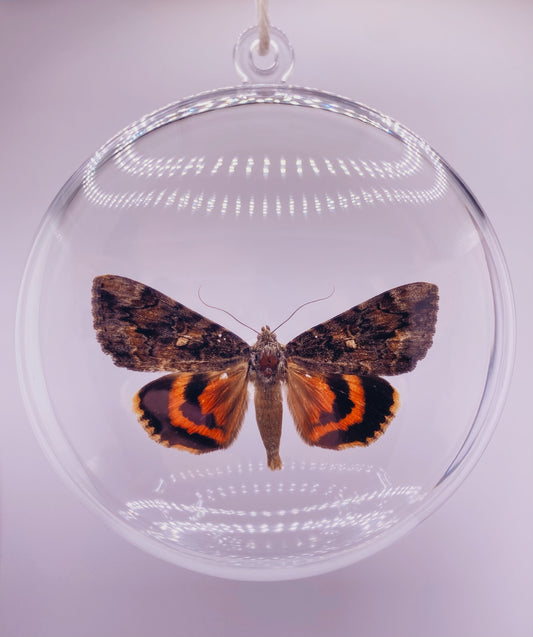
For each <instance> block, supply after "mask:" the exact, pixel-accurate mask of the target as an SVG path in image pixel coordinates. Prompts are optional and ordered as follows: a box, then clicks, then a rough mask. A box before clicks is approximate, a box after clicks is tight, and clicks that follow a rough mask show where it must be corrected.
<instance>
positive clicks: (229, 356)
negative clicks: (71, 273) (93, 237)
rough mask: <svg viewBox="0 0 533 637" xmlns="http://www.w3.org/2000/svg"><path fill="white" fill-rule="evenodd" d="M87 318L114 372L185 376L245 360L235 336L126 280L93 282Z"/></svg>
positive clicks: (100, 278)
mask: <svg viewBox="0 0 533 637" xmlns="http://www.w3.org/2000/svg"><path fill="white" fill-rule="evenodd" d="M92 313H93V320H94V328H95V330H96V336H97V339H98V342H99V343H100V345H101V347H102V349H103V351H104V352H105V353H106V354H109V355H110V356H111V357H112V358H113V362H114V363H115V365H118V366H119V367H126V368H128V369H132V370H136V371H143V372H153V371H167V372H168V371H178V372H188V371H194V370H198V369H202V368H204V367H205V368H209V369H211V370H216V369H222V368H224V367H226V366H227V365H228V364H232V363H237V362H239V360H240V359H242V358H243V357H244V358H245V359H246V360H248V356H249V349H250V348H249V345H248V343H246V342H245V341H243V340H242V339H241V338H239V337H238V336H237V335H236V334H234V333H233V332H230V331H229V330H227V329H225V328H224V327H222V326H221V325H218V324H217V323H214V322H213V321H210V320H209V319H207V318H205V317H204V316H202V315H201V314H198V313H196V312H193V311H192V310H190V309H189V308H187V307H185V306H184V305H181V303H178V302H177V301H174V300H173V299H171V298H170V297H168V296H165V295H164V294H161V292H158V291H157V290H154V289H153V288H151V287H149V286H147V285H143V284H142V283H138V282H137V281H133V280H131V279H128V278H126V277H122V276H116V275H110V274H106V275H103V276H98V277H96V278H95V279H94V282H93V288H92Z"/></svg>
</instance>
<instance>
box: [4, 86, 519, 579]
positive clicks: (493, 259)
mask: <svg viewBox="0 0 533 637" xmlns="http://www.w3.org/2000/svg"><path fill="white" fill-rule="evenodd" d="M261 103H265V104H285V105H294V106H305V107H310V108H318V109H321V110H327V111H330V112H333V113H337V114H340V115H345V116H348V117H351V118H354V119H357V120H358V121H361V122H364V123H366V124H369V125H371V126H374V127H376V128H378V129H380V130H382V131H384V132H385V133H387V134H390V135H393V136H395V137H398V138H400V139H402V140H403V141H404V142H407V143H414V144H416V146H417V147H418V148H419V149H420V150H421V151H422V152H423V153H424V154H426V155H429V156H431V157H433V158H437V159H438V161H439V163H441V164H442V165H444V166H445V167H446V169H447V171H448V172H449V174H450V175H451V176H452V177H453V179H454V181H455V185H456V186H457V187H458V188H459V189H460V190H461V191H462V194H463V195H464V196H465V197H466V198H467V200H468V201H469V202H470V204H471V209H469V210H468V213H469V214H470V216H471V218H472V220H473V222H474V223H475V225H476V227H477V229H478V231H479V235H480V237H481V239H482V242H483V248H484V253H485V257H486V260H487V267H488V270H489V276H490V280H491V284H492V286H493V293H494V294H493V297H494V316H495V328H494V341H493V350H492V352H491V358H490V366H489V370H488V373H487V382H486V384H485V388H484V392H483V397H482V399H481V401H480V409H479V411H478V413H477V415H476V418H475V420H474V423H473V425H472V427H471V430H470V432H469V434H468V436H467V438H466V440H465V441H464V443H463V445H462V447H461V449H460V450H459V452H458V453H457V455H456V457H455V458H454V460H453V461H452V463H451V464H450V466H449V467H448V468H447V470H446V471H445V473H444V474H443V476H442V477H441V478H440V479H439V481H438V482H437V483H436V484H435V486H434V488H433V492H432V494H431V495H430V496H429V497H428V498H427V499H426V501H425V502H424V503H423V505H422V506H421V507H420V508H419V509H418V510H417V511H415V512H414V513H412V514H411V515H410V516H408V517H406V518H405V519H404V520H403V521H402V522H400V523H398V524H396V525H395V526H394V527H392V528H390V529H388V530H386V531H384V532H383V533H382V534H381V535H379V536H375V537H373V538H372V540H371V541H369V543H368V545H365V544H363V545H362V546H360V547H358V548H356V549H349V550H347V551H346V553H343V554H339V555H338V556H337V557H335V558H332V557H328V558H327V559H324V560H323V561H321V560H320V559H317V560H315V561H314V562H313V563H312V564H307V565H300V566H294V567H291V568H290V569H287V568H286V567H279V568H275V567H273V568H249V567H232V566H228V564H226V563H221V564H217V563H216V562H213V561H212V560H206V559H205V558H203V557H201V556H197V555H191V556H190V557H187V556H184V555H183V554H181V555H180V556H179V557H178V556H177V555H176V553H175V551H173V550H172V549H170V548H168V547H165V546H163V545H161V544H160V543H158V542H156V541H155V540H153V539H151V538H149V537H147V536H141V535H140V534H139V533H138V532H136V531H133V530H132V529H131V528H130V527H129V526H128V525H127V524H126V523H125V522H124V521H123V520H121V519H120V518H118V517H116V516H113V515H112V514H110V512H109V510H108V509H106V508H105V507H104V506H103V505H102V504H101V503H100V502H99V500H98V498H97V497H96V491H97V490H96V488H95V485H94V484H93V483H92V481H91V480H90V478H89V476H87V475H80V472H79V466H78V465H77V464H76V465H75V466H74V464H75V463H73V461H72V459H71V461H70V462H69V463H67V462H66V461H65V458H66V457H67V456H68V457H70V454H71V453H72V449H70V448H69V449H68V451H69V454H64V455H63V454H61V458H60V457H59V456H58V453H57V448H58V446H59V447H65V443H64V442H63V441H61V440H55V439H51V438H50V435H49V433H45V431H43V428H42V426H41V424H40V423H41V422H42V421H43V420H48V419H54V418H55V416H54V411H53V406H52V405H51V404H50V402H49V400H48V396H47V392H46V382H45V379H44V375H43V373H42V365H41V364H40V361H39V359H38V358H37V362H36V363H34V364H33V365H32V366H31V368H30V367H29V366H28V364H27V360H28V357H27V356H26V353H27V352H29V351H31V353H32V355H33V356H34V357H35V356H36V355H37V356H38V352H39V348H38V333H37V329H36V326H35V325H32V320H31V317H32V316H33V317H34V316H37V315H38V310H39V300H40V299H39V294H38V290H39V286H40V282H41V281H40V277H39V274H38V273H39V272H41V271H42V268H39V267H38V264H39V261H40V260H41V259H42V250H41V244H42V242H43V241H44V239H45V235H46V232H47V230H48V227H49V224H50V223H52V224H53V223H55V222H57V220H58V217H57V215H58V211H61V209H62V208H63V209H64V207H65V206H66V204H67V203H68V201H69V200H70V198H71V197H72V196H74V194H75V193H76V191H77V190H78V188H79V186H80V184H81V182H82V180H83V176H84V174H86V171H87V170H94V169H95V168H96V167H97V166H100V165H101V164H102V163H104V162H106V161H108V160H109V159H110V158H111V157H113V156H114V154H115V153H117V152H119V151H120V150H122V149H123V148H124V147H125V146H127V145H128V144H130V143H131V142H133V141H135V140H136V139H137V138H139V137H142V136H143V135H146V134H147V133H149V132H151V131H153V130H156V129H158V128H160V127H162V126H165V125H166V124H170V123H172V122H175V121H177V120H180V119H184V118H187V117H190V116H192V115H196V114H199V113H205V112H209V111H213V110H217V109H221V108H228V107H234V106H242V105H246V104H261ZM472 211H475V214H473V213H472ZM59 214H60V213H59ZM514 349H515V313H514V300H513V293H512V287H511V281H510V277H509V272H508V268H507V265H506V262H505V258H504V255H503V251H502V249H501V246H500V244H499V242H498V239H497V238H496V235H495V232H494V230H493V228H492V226H491V224H490V222H489V220H488V218H487V216H486V215H485V213H484V212H483V210H482V208H481V207H480V205H479V204H478V202H477V201H476V199H475V197H474V196H473V194H472V193H471V192H470V190H469V189H468V187H467V186H466V185H465V183H464V181H463V180H462V179H461V178H460V177H459V176H458V175H457V174H456V173H455V172H454V171H453V169H452V168H451V167H450V166H449V165H448V164H447V163H446V162H445V161H444V160H443V159H442V157H441V156H440V155H439V154H438V153H437V152H436V151H435V150H434V149H433V148H432V147H431V146H430V145H429V144H427V142H425V141H424V140H423V139H422V138H420V137H418V136H417V135H416V134H415V133H413V132H412V131H410V130H409V129H407V128H406V127H404V126H403V125H401V124H400V123H399V122H396V121H395V120H394V119H392V118H391V117H389V116H387V115H384V114H382V113H380V112H379V111H377V110H375V109H372V108H370V107H368V106H365V105H363V104H361V103H358V102H354V101H352V100H350V99H348V98H343V97H340V96H338V95H335V94H332V93H328V92H324V91H318V90H315V89H309V88H303V87H295V86H290V85H273V84H266V85H262V84H250V85H243V86H239V87H229V88H222V89H218V90H215V91H208V92H205V93H201V94H198V95H196V96H192V97H189V98H186V99H185V100H180V101H178V102H174V103H172V104H170V105H168V106H166V107H163V108H161V109H158V110H156V111H154V112H152V113H149V114H147V115H145V116H144V117H142V118H141V119H139V120H138V121H137V122H135V123H133V124H131V125H129V126H127V127H126V128H124V129H123V130H122V131H120V132H119V133H117V134H116V135H115V136H114V137H112V138H111V139H110V140H109V141H108V142H106V143H105V144H104V145H103V146H102V147H101V148H100V149H99V150H98V151H97V152H96V153H95V154H94V155H93V156H92V157H91V158H90V159H89V160H87V161H86V162H85V163H83V164H82V165H81V166H80V168H79V169H78V170H77V171H76V172H75V173H74V174H73V175H72V176H71V178H70V179H69V180H68V181H67V182H66V184H65V185H64V186H63V188H62V189H61V190H60V191H59V193H58V194H57V196H56V197H55V198H54V200H53V201H52V203H51V205H50V206H49V208H48V211H47V212H46V213H45V216H44V218H43V220H42V222H41V225H40V227H39V230H38V232H37V234H36V237H35V240H34V242H33V246H32V249H31V251H30V254H29V257H28V260H27V264H26V268H25V272H24V275H23V279H22V283H21V287H20V292H19V300H18V306H17V319H16V353H17V370H18V376H19V381H20V386H21V391H22V395H23V399H24V403H25V408H26V411H27V413H28V416H29V419H30V422H31V425H32V428H33V430H34V432H35V434H36V437H37V439H38V440H39V442H40V444H41V446H42V448H43V449H44V451H45V453H46V456H47V457H48V459H49V460H50V461H51V464H52V465H53V466H54V467H56V469H57V470H58V472H59V473H60V474H61V475H62V477H63V478H64V479H65V480H66V482H67V483H68V484H69V485H70V487H71V488H73V490H74V491H75V492H76V493H78V494H79V493H80V492H81V494H82V495H83V496H84V501H85V502H86V504H87V505H89V507H90V508H91V509H92V510H96V511H97V512H98V513H100V514H102V515H103V517H104V519H105V520H106V521H107V522H108V523H109V524H110V525H111V526H112V527H113V528H114V529H115V530H116V531H118V532H119V533H120V534H121V535H122V536H123V537H125V538H126V539H128V540H129V541H130V542H132V543H133V544H134V545H136V546H138V547H140V548H142V549H143V550H147V551H149V552H150V553H152V554H153V555H155V556H156V557H160V558H162V559H165V560H166V561H169V562H172V563H174V564H177V565H178V566H181V567H184V568H187V569H189V570H193V571H196V572H201V573H205V574H208V575H213V576H217V577H223V578H227V579H237V580H245V581H280V580H291V579H299V578H304V577H309V576H313V575H318V574H321V573H326V572H329V571H333V570H336V569H338V568H342V567H345V566H349V565H350V564H353V563H355V562H357V561H359V560H360V559H364V558H366V557H369V556H370V555H372V554H374V553H376V552H378V551H379V550H381V549H383V548H385V547H386V546H388V545H390V544H392V543H393V542H394V541H395V540H397V539H399V538H400V537H401V536H403V535H405V533H407V532H408V531H410V530H411V529H413V528H414V527H415V526H417V524H419V523H420V522H421V521H422V520H424V519H425V518H426V517H427V516H428V515H429V514H430V513H432V512H433V511H435V510H436V509H437V508H438V507H439V506H440V505H441V504H442V503H443V502H444V501H445V500H446V499H447V498H448V497H449V496H450V495H451V494H452V493H453V492H454V491H455V489H456V488H457V487H458V486H459V484H460V483H461V482H462V481H463V480H464V478H465V477H466V475H467V474H468V473H469V472H470V471H471V470H472V469H473V468H474V466H475V465H476V464H477V461H478V460H479V458H480V457H481V455H482V454H483V452H484V450H485V448H486V446H487V444H488V442H489V440H490V438H491V436H492V434H493V432H494V429H495V427H496V425H497V422H498V420H499V418H500V415H501V412H502V410H503V407H504V404H505V399H506V395H507V391H508V388H509V384H510V380H511V375H512V367H513V361H514ZM36 392H38V393H39V396H40V397H41V399H44V404H45V406H46V408H45V413H43V402H42V401H41V402H39V406H38V405H37V401H36V400H35V395H36ZM467 458H468V460H469V462H468V463H465V460H466V459H467ZM80 478H83V480H81V479H80Z"/></svg>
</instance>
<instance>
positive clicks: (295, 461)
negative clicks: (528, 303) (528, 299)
mask: <svg viewBox="0 0 533 637" xmlns="http://www.w3.org/2000/svg"><path fill="white" fill-rule="evenodd" d="M269 55H270V57H269V56H266V57H264V58H263V57H260V56H259V55H258V53H257V31H256V29H255V28H254V29H250V30H248V31H246V32H245V33H244V34H243V35H242V36H241V38H240V40H239V42H238V43H237V46H236V49H235V63H236V67H237V70H238V72H239V73H240V75H241V77H242V78H243V79H244V80H245V81H244V83H243V84H242V85H241V86H237V87H233V88H226V89H220V90H214V91H211V92H209V93H204V94H202V95H199V96H195V97H192V98H189V99H186V100H183V101H179V102H177V103H175V104H172V105H170V106H167V107H166V108H163V109H161V110H159V111H157V112H155V113H152V114H150V115H147V116H146V117H143V118H142V119H141V120H139V121H138V122H136V123H134V124H132V125H131V126H129V127H128V128H126V129H125V130H123V131H122V132H120V133H119V134H118V135H116V136H115V137H114V138H113V139H111V140H110V141H109V142H107V143H106V144H105V145H104V146H103V147H102V148H100V149H99V150H98V151H97V152H96V153H95V154H94V155H93V156H92V157H91V158H90V159H89V160H88V161H87V162H86V163H85V164H83V165H82V166H81V167H80V169H79V170H78V171H77V172H76V173H75V174H74V175H73V176H72V177H71V178H70V179H69V181H68V182H67V183H66V184H65V185H64V186H63V188H62V189H61V190H60V192H59V194H58V195H57V197H56V198H55V200H54V201H53V203H52V204H51V206H50V208H49V210H48V212H47V213H46V215H45V217H44V220H43V223H42V225H41V227H40V230H39V232H38V235H37V237H36V239H35V243H34V246H33V249H32V252H31V254H30V257H29V259H28V264H27V269H26V273H25V277H24V281H23V284H22V288H21V294H20V302H19V311H18V336H17V342H18V354H19V356H18V358H19V373H20V378H21V385H22V388H23V391H24V395H25V401H26V404H27V408H28V411H29V414H30V416H31V420H32V423H33V425H34V428H35V431H36V433H37V435H38V437H39V439H40V441H41V443H42V444H43V446H44V448H45V450H46V451H47V453H48V455H49V457H50V458H51V459H52V461H53V463H54V464H55V465H56V466H57V467H58V468H59V469H60V471H61V472H62V474H63V475H64V476H65V477H66V478H67V479H68V480H69V481H70V482H71V483H73V484H74V485H75V486H76V488H77V490H78V492H79V493H80V494H82V496H83V497H84V499H85V501H86V502H88V503H90V504H91V505H92V506H93V507H94V508H95V509H97V510H98V511H99V512H100V513H101V514H102V515H103V516H104V517H105V519H106V520H107V521H108V522H109V523H111V525H112V526H113V527H114V528H115V529H116V530H117V531H119V532H120V533H121V534H122V535H123V536H124V537H126V538H128V539H129V540H131V541H132V542H133V543H135V544H136V545H138V546H140V547H142V548H144V549H146V550H148V551H150V552H152V553H153V554H155V555H157V556H159V557H161V558H164V559H166V560H168V561H170V562H174V563H176V564H178V565H181V566H184V567H187V568H190V569H192V570H196V571H200V572H204V573H209V574H213V575H218V576H222V577H229V578H236V579H250V580H282V579H292V578H298V577H304V576H308V575H313V574H318V573H323V572H326V571H330V570H333V569H335V568H338V567H341V566H344V565H347V564H350V563H353V562H355V561H357V560H359V559H361V558H363V557H365V556H368V555H370V554H372V553H373V552H375V551H377V550H379V549H380V548H382V547H384V546H386V545H388V544H390V543H391V542H392V541H394V540H395V539H397V538H399V537H401V536H402V535H403V534H405V533H406V532H407V531H409V530H410V529H412V528H413V527H414V526H415V525H416V524H417V523H418V522H419V521H421V520H422V519H423V518H424V517H426V516H427V515H428V514H429V513H431V512H432V511H433V510H435V509H436V507H437V506H438V505H439V504H440V503H442V502H443V500H444V499H445V498H446V497H447V496H448V495H449V494H450V493H451V492H452V491H453V489H454V488H455V487H456V486H457V485H458V484H459V483H460V481H462V480H463V479H464V477H465V475H466V474H467V473H468V471H469V470H470V469H471V468H472V466H473V465H474V464H475V462H476V460H477V459H478V458H479V456H480V455H481V453H482V451H483V449H484V447H485V445H486V444H487V442H488V439H489V437H490V434H491V432H492V430H493V428H494V426H495V424H496V422H497V419H498V416H499V414H500V411H501V407H502V403H503V400H504V395H505V392H506V388H507V385H508V381H509V376H510V369H511V360H512V352H513V344H514V327H513V326H514V323H513V302H512V296H511V290H510V285H509V280H508V274H507V270H506V267H505V263H504V259H503V256H502V252H501V250H500V247H499V245H498V242H497V239H496V238H495V235H494V233H493V230H492V229H491V226H490V224H489V222H488V220H487V218H486V216H485V214H484V213H483V211H482V210H481V208H480V206H479V204H478V203H477V202H476V200H475V198H474V197H473V196H472V194H471V193H470V191H469V190H468V188H467V187H466V186H465V185H464V183H463V182H462V181H461V180H460V178H459V177H458V176H457V175H456V174H455V173H454V172H453V170H452V169H451V168H450V167H449V166H448V165H447V164H446V162H445V161H444V160H443V159H442V158H441V157H440V156H439V155H438V154H437V153H436V152H435V151H434V150H433V149H432V148H431V147H430V146H429V145H428V144H427V143H426V142H425V141H423V140H422V139H420V138H419V137H418V136H416V135H415V134H413V133H412V132H411V131H409V130H407V129H406V128H405V127H404V126H402V125H401V124H399V123H398V122H396V121H394V120H393V119H391V118H390V117H387V116H385V115H383V114H381V113H378V112H376V111H375V110H372V109H370V108H368V107H366V106H363V105H361V104H359V103H355V102H353V101H350V100H348V99H344V98H341V97H338V96H336V95H332V94H329V93H325V92H322V91H318V90H310V89H304V88H300V87H295V86H290V85H287V84H286V83H285V80H286V78H287V75H288V73H289V72H290V70H291V68H292V63H293V54H292V49H291V47H290V44H289V43H288V41H287V39H286V37H285V36H284V35H283V34H282V33H281V32H280V31H278V30H277V29H274V28H273V29H272V31H271V49H270V54H269ZM102 274H116V275H122V276H125V277H129V278H131V279H135V280H137V281H140V282H142V283H144V284H146V285H149V286H151V287H153V288H155V289H157V290H160V291H161V292H163V293H164V294H166V295H168V296H170V297H172V298H174V299H176V300H177V301H179V302H180V303H182V304H184V305H185V306H187V307H189V308H191V309H193V310H195V311H196V312H199V313H200V314H202V315H204V316H206V317H208V318H210V319H211V320H213V321H216V322H217V323H220V324H222V325H223V326H224V327H226V328H227V329H230V330H231V331H233V332H235V333H236V334H238V335H239V336H240V337H241V338H243V339H245V340H247V341H249V342H250V343H252V342H253V341H255V336H254V335H253V333H252V332H251V331H250V329H248V328H247V327H246V326H244V325H242V324H241V323H238V322H237V321H235V320H234V319H233V318H232V317H231V316H228V315H227V314H224V313H223V312H221V311H220V310H219V309H217V308H221V309H223V310H225V311H226V312H231V314H233V315H234V316H235V317H237V318H238V319H239V321H242V322H243V323H246V324H247V325H248V326H250V327H252V328H253V329H255V330H259V329H260V328H261V327H262V326H264V325H267V324H269V325H277V324H279V323H281V322H282V321H284V319H286V318H287V316H289V315H290V314H291V313H292V311H293V310H294V309H295V308H296V307H298V306H300V305H302V304H304V303H306V302H308V301H311V300H315V299H319V298H323V297H326V296H328V295H330V296H329V297H328V298H327V299H325V300H322V301H320V302H316V303H313V304H309V305H306V306H305V307H303V308H302V309H300V310H299V311H298V312H296V313H295V314H294V316H292V318H290V320H288V321H287V322H286V323H284V324H283V325H282V326H281V327H280V328H279V330H278V332H277V336H278V339H279V341H280V342H282V343H287V342H288V341H290V340H291V339H292V338H294V337H295V336H296V335H298V334H300V333H301V332H303V331H305V330H307V329H308V328H310V327H312V326H314V325H317V324H318V323H321V322H322V321H325V320H327V319H329V318H331V317H333V316H335V315H337V314H339V313H341V312H343V311H344V310H346V309H348V308H350V307H352V306H354V305H357V304H359V303H361V302H362V301H365V300H366V299H369V298H371V297H373V296H375V295H376V294H379V293H381V292H383V291H385V290H388V289H390V288H393V287H396V286H398V285H403V284H406V283H411V282H415V281H427V282H431V283H433V284H435V285H437V286H438V288H439V295H440V301H439V311H438V318H437V324H436V331H435V335H434V338H433V345H432V347H431V348H430V350H429V351H428V353H427V356H426V357H425V358H424V360H422V361H420V362H419V363H418V365H417V367H416V369H414V370H413V371H412V372H409V373H406V374H401V375H398V376H394V377H393V378H388V380H389V381H390V382H391V384H393V385H394V387H395V388H396V389H397V391H398V393H399V395H400V400H401V406H400V408H399V410H398V413H397V415H396V417H395V418H394V420H393V421H392V423H391V424H390V426H389V427H388V429H387V431H386V433H385V434H384V435H383V436H381V437H380V438H379V440H377V441H376V442H375V443H373V444H371V445H369V446H368V447H353V448H349V449H344V450H341V451H336V450H326V449H321V448H317V447H311V446H309V445H306V444H304V442H303V441H302V440H301V438H300V437H299V436H298V433H297V431H296V428H295V427H294V423H293V421H292V418H291V415H290V412H289V411H288V409H287V406H286V404H284V407H283V433H282V439H281V457H282V459H283V469H282V470H281V471H275V472H273V471H270V470H269V469H268V467H267V465H266V457H265V451H264V448H263V445H262V444H261V440H260V436H259V433H258V429H257V425H256V422H255V414H254V410H253V405H251V406H250V407H249V409H248V411H247V413H246V416H245V421H244V424H243V427H242V430H241V432H240V434H239V436H238V437H237V439H236V440H235V442H234V443H233V444H232V445H231V446H230V447H229V448H228V449H227V450H223V451H216V452H213V453H206V454H202V455H193V454H189V453H186V452H185V451H180V450H175V449H168V448H165V447H163V446H161V445H158V444H156V443H154V442H153V441H152V440H150V438H149V437H148V436H147V435H146V433H145V431H143V429H142V427H141V426H140V425H139V423H138V422H137V418H136V416H135V414H134V413H133V411H132V407H131V403H132V398H133V396H134V395H135V394H136V392H138V391H139V389H140V388H141V387H142V386H143V385H145V384H146V383H148V382H149V381H150V380H152V379H154V378H157V377H158V376H160V375H161V374H160V373H159V374H155V373H141V372H135V371H130V370H128V369H124V368H120V367H117V366H115V365H113V362H112V360H111V358H110V357H109V356H106V355H105V354H104V353H103V351H102V349H101V348H100V346H99V344H98V342H97V339H96V334H95V330H94V326H93V317H92V314H91V286H92V282H93V279H94V277H96V276H99V275H102ZM200 289H201V298H200V294H199V291H200ZM332 291H333V293H332ZM201 299H203V301H204V302H202V300H201ZM206 304H207V305H206Z"/></svg>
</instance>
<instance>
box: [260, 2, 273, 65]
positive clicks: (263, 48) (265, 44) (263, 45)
mask: <svg viewBox="0 0 533 637" xmlns="http://www.w3.org/2000/svg"><path fill="white" fill-rule="evenodd" d="M257 28H258V30H259V50H258V53H259V55H266V54H267V53H268V50H269V49H270V20H269V19H268V0H257Z"/></svg>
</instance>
